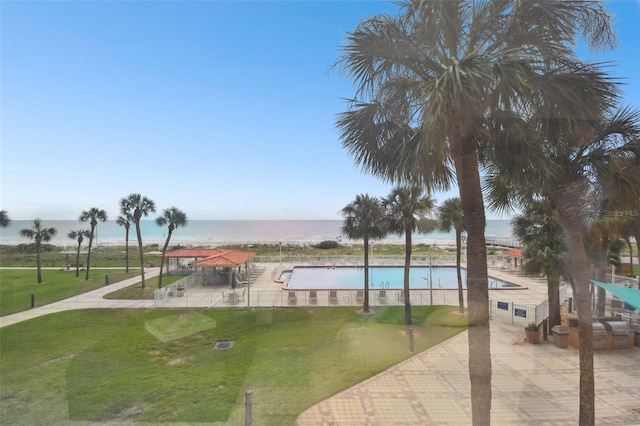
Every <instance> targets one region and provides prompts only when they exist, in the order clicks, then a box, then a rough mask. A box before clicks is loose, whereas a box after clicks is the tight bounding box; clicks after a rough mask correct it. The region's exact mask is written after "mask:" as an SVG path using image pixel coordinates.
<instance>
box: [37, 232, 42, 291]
mask: <svg viewBox="0 0 640 426" xmlns="http://www.w3.org/2000/svg"><path fill="white" fill-rule="evenodd" d="M40 251H41V247H40V241H36V267H37V269H38V284H42V255H41V253H40Z"/></svg>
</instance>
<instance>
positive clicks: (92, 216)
mask: <svg viewBox="0 0 640 426" xmlns="http://www.w3.org/2000/svg"><path fill="white" fill-rule="evenodd" d="M79 220H80V221H81V222H87V221H88V222H89V224H90V225H91V230H90V232H89V248H88V249H87V268H86V270H85V274H84V280H85V281H87V280H89V270H90V268H91V246H92V244H93V238H94V237H95V232H96V227H97V226H98V221H101V222H104V221H106V220H107V212H106V211H104V210H102V209H99V208H97V207H92V208H90V209H89V210H83V211H82V213H80V219H79Z"/></svg>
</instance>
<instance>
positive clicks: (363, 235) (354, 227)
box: [341, 194, 386, 312]
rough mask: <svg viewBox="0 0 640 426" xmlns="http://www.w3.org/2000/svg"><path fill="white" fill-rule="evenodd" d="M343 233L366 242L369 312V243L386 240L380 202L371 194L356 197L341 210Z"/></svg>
mask: <svg viewBox="0 0 640 426" xmlns="http://www.w3.org/2000/svg"><path fill="white" fill-rule="evenodd" d="M341 214H342V217H343V218H344V223H343V225H342V233H343V234H344V235H346V236H347V237H348V238H350V239H352V240H359V239H363V240H364V306H363V309H364V312H369V241H370V240H378V239H381V238H384V236H385V235H386V230H385V222H384V221H385V217H384V209H383V208H382V205H381V204H380V200H379V199H378V198H376V197H371V196H369V194H359V195H356V198H355V200H353V201H352V202H350V203H349V204H347V205H346V206H345V207H344V208H343V209H342V210H341Z"/></svg>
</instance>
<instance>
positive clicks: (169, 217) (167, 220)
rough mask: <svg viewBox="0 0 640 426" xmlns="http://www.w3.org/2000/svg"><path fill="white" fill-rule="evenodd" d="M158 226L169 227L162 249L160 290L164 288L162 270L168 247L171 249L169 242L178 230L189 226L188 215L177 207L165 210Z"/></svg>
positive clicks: (158, 219) (157, 219)
mask: <svg viewBox="0 0 640 426" xmlns="http://www.w3.org/2000/svg"><path fill="white" fill-rule="evenodd" d="M156 224H158V226H165V225H169V232H168V233H167V240H166V241H165V242H164V246H163V247H162V261H161V262H160V276H159V277H158V288H162V268H163V267H164V257H165V254H166V253H167V247H169V240H171V235H172V234H173V231H174V230H175V229H176V228H179V227H181V226H182V227H184V226H187V215H186V214H185V213H184V212H182V211H180V210H178V209H177V208H176V207H170V208H168V209H164V210H163V211H162V216H160V217H158V218H156Z"/></svg>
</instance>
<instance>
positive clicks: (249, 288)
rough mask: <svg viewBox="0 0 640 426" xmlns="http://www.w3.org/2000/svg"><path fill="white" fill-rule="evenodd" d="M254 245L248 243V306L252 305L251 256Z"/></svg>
mask: <svg viewBox="0 0 640 426" xmlns="http://www.w3.org/2000/svg"><path fill="white" fill-rule="evenodd" d="M251 247H253V245H251V244H249V245H247V307H249V308H250V307H251V273H250V272H249V258H250V257H251V253H250V252H249V250H251Z"/></svg>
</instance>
